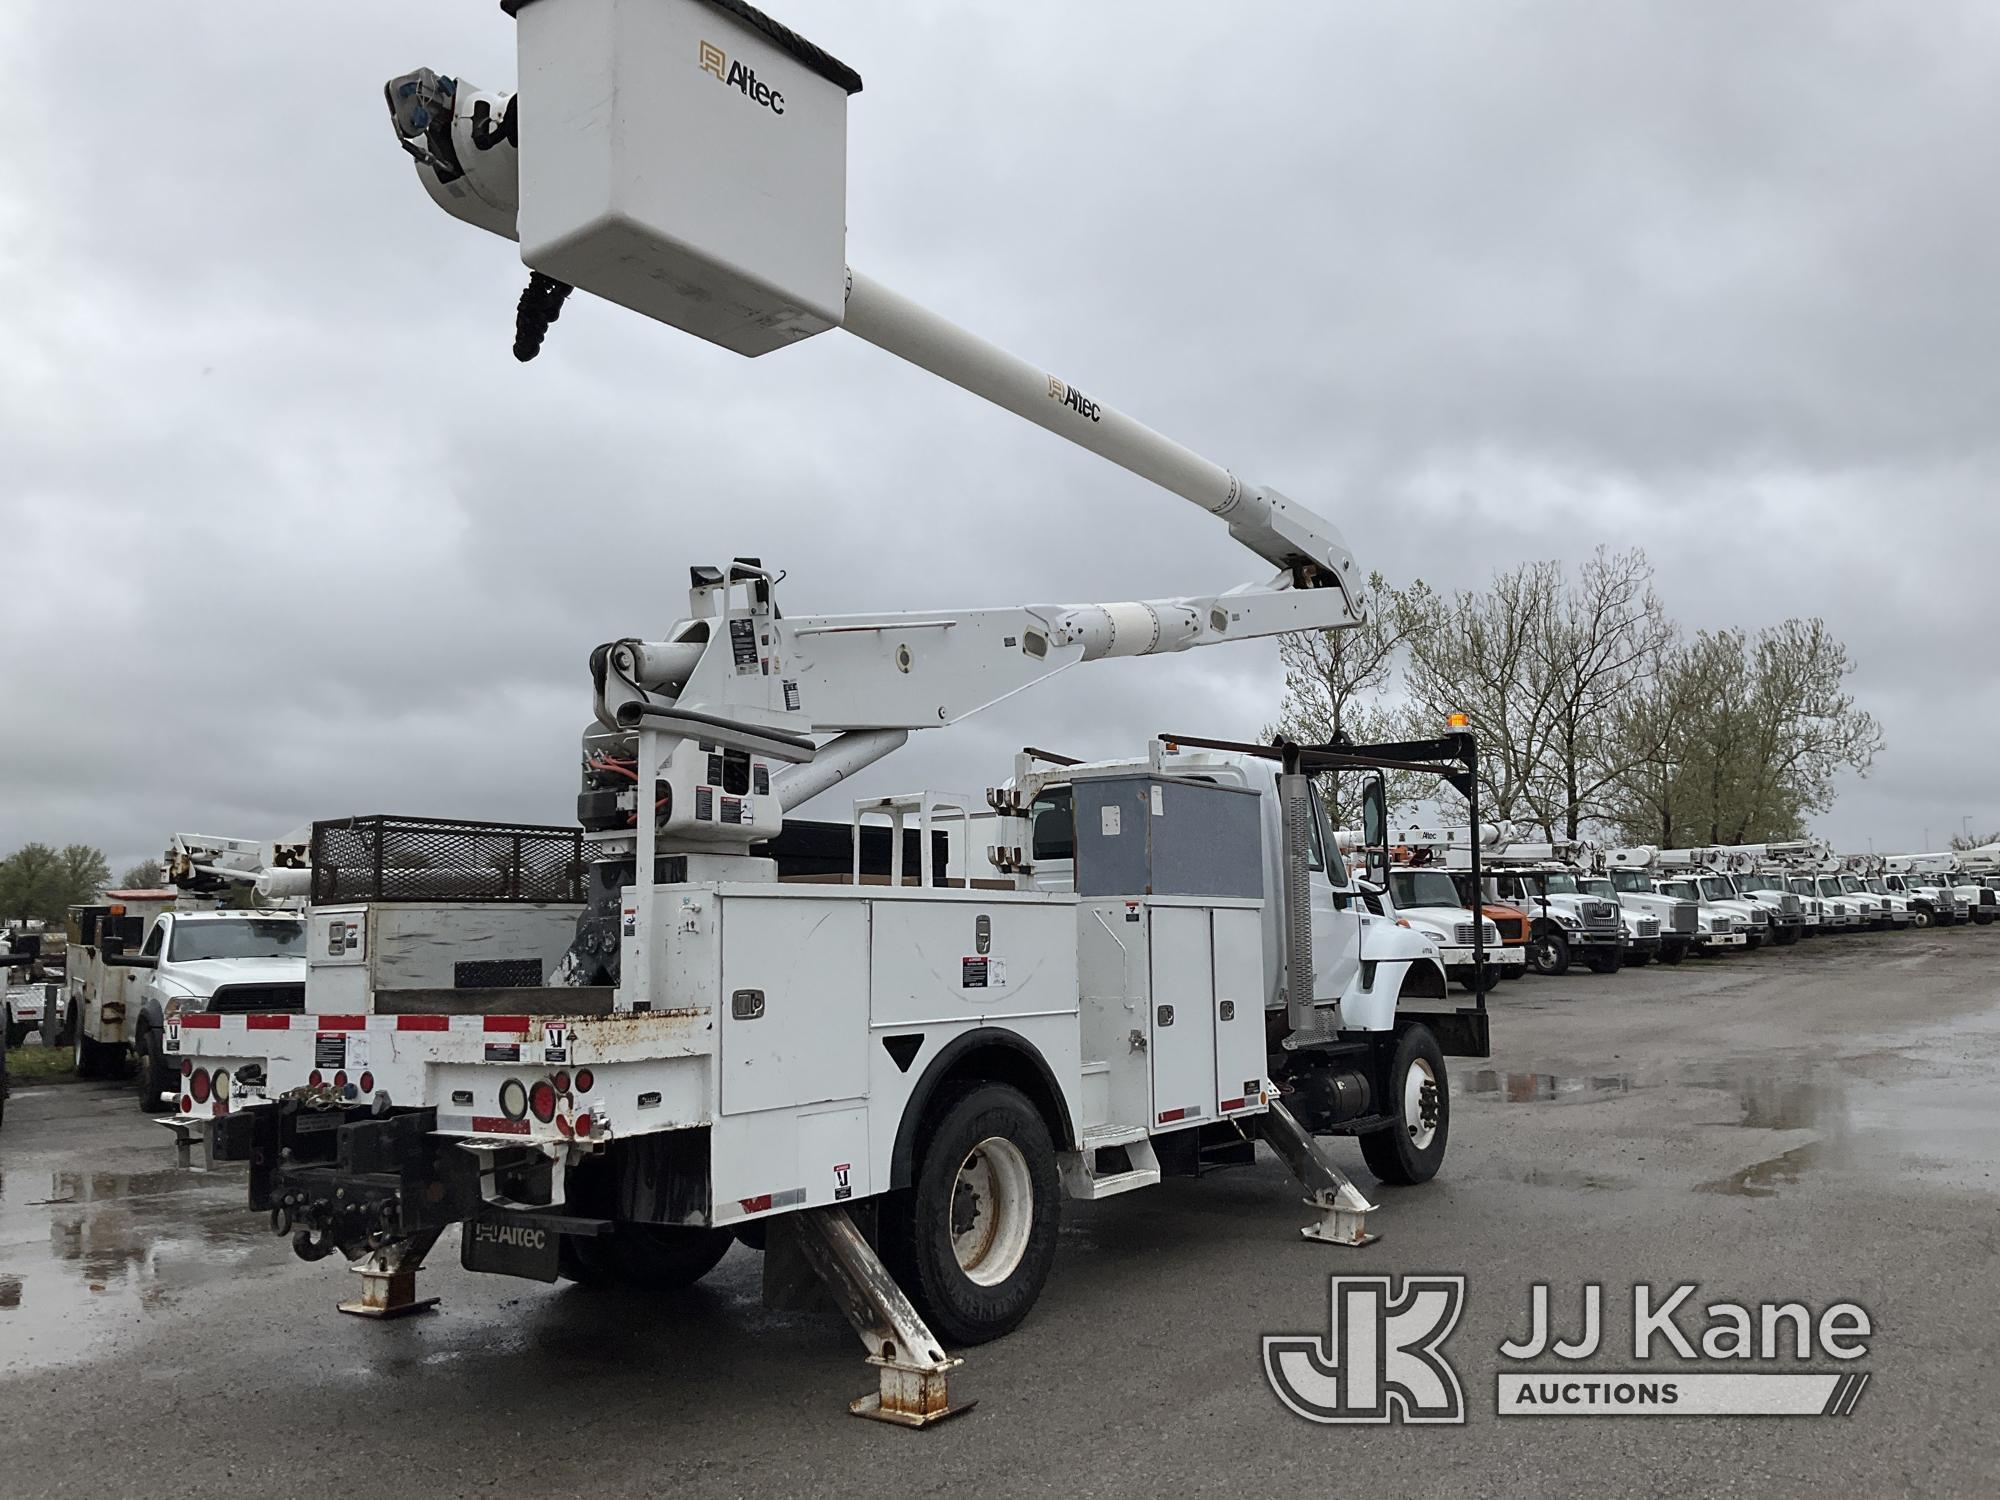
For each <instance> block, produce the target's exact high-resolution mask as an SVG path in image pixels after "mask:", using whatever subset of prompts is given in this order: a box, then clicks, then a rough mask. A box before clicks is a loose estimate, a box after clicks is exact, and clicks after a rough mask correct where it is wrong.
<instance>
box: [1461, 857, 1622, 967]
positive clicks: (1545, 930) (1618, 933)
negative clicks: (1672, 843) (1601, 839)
mask: <svg viewBox="0 0 2000 1500" xmlns="http://www.w3.org/2000/svg"><path fill="white" fill-rule="evenodd" d="M1493 890H1494V898H1495V899H1497V900H1499V901H1502V902H1505V903H1506V904H1507V905H1509V906H1517V907H1519V908H1520V909H1521V910H1522V911H1525V912H1526V913H1528V917H1529V920H1530V921H1531V922H1532V923H1533V931H1532V934H1531V936H1530V939H1529V943H1528V963H1529V966H1530V967H1532V968H1533V969H1534V970H1535V972H1536V973H1538V974H1560V973H1562V972H1564V971H1565V970H1567V969H1568V968H1569V965H1570V962H1571V960H1572V959H1575V958H1581V959H1582V960H1583V961H1584V962H1585V963H1586V964H1588V965H1589V966H1590V967H1591V968H1592V969H1593V970H1595V971H1596V972H1597V973H1599V974H1614V973H1616V972H1617V971H1618V969H1619V968H1620V967H1621V966H1622V965H1623V964H1624V961H1625V926H1624V922H1623V920H1622V914H1621V910H1620V904H1619V903H1618V902H1617V901H1614V900H1610V899H1607V898H1605V897H1604V896H1602V895H1601V894H1592V893H1589V892H1586V891H1585V890H1584V888H1583V882H1582V877H1580V876H1579V875H1578V874H1577V873H1576V872H1575V871H1574V870H1568V869H1562V868H1550V869H1532V870H1526V869H1523V870H1507V869H1501V870H1497V871H1496V872H1495V873H1494V875H1493Z"/></svg>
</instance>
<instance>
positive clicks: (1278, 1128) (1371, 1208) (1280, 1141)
mask: <svg viewBox="0 0 2000 1500" xmlns="http://www.w3.org/2000/svg"><path fill="white" fill-rule="evenodd" d="M1248 1123H1250V1124H1251V1126H1252V1128H1253V1129H1255V1130H1256V1132H1257V1134H1258V1135H1259V1136H1260V1137H1261V1138H1262V1139H1263V1141H1264V1143H1265V1144H1266V1145H1268V1146H1269V1147H1270V1148H1271V1149H1272V1150H1273V1151H1275V1152H1277V1154H1278V1157H1279V1159H1280V1160H1281V1161H1283V1162H1284V1164H1285V1165H1286V1166H1288V1167H1290V1168H1291V1169H1292V1175H1293V1176H1295V1177H1297V1178H1298V1179H1299V1181H1300V1182H1302V1183H1304V1184H1305V1185H1306V1187H1307V1188H1308V1189H1310V1190H1311V1192H1312V1196H1311V1197H1310V1198H1308V1199H1306V1207H1307V1208H1310V1209H1314V1210H1316V1211H1317V1212H1318V1214H1319V1218H1318V1220H1316V1221H1315V1222H1314V1223H1311V1224H1308V1225H1306V1226H1305V1227H1304V1228H1302V1229H1301V1230H1300V1231H1299V1233H1300V1234H1301V1235H1302V1236H1304V1237H1305V1238H1306V1239H1309V1240H1318V1241H1319V1242H1320V1243H1321V1244H1323V1245H1345V1246H1347V1247H1348V1248H1349V1249H1359V1248H1360V1247H1361V1246H1363V1245H1372V1244H1374V1243H1375V1241H1377V1240H1379V1239H1380V1238H1381V1237H1382V1236H1380V1235H1379V1234H1371V1233H1369V1231H1368V1216H1369V1215H1370V1214H1372V1213H1374V1212H1375V1205H1374V1204H1372V1203H1370V1202H1369V1201H1368V1199H1367V1198H1366V1197H1365V1196H1363V1194H1362V1192H1361V1189H1360V1188H1358V1187H1356V1186H1355V1185H1354V1184H1353V1182H1352V1181H1350V1180H1349V1178H1348V1176H1347V1174H1346V1173H1345V1172H1343V1171H1341V1170H1340V1168H1339V1167H1336V1166H1335V1165H1334V1164H1333V1160H1332V1158H1330V1157H1329V1156H1328V1155H1327V1154H1326V1152H1324V1151H1323V1150H1321V1149H1320V1144H1319V1142H1318V1141H1316V1140H1315V1139H1313V1137H1312V1135H1311V1134H1310V1133H1309V1132H1308V1131H1307V1130H1306V1128H1305V1127H1304V1126H1303V1125H1301V1124H1299V1122H1298V1119H1297V1117H1296V1116H1294V1115H1293V1114H1292V1112H1291V1111H1290V1110H1288V1109H1286V1108H1285V1106H1284V1105H1282V1104H1280V1103H1278V1102H1277V1100H1275V1099H1273V1100H1272V1101H1271V1106H1270V1108H1269V1109H1267V1110H1266V1111H1265V1112H1264V1113H1263V1114H1261V1115H1256V1116H1253V1117H1252V1120H1251V1121H1250V1122H1248Z"/></svg>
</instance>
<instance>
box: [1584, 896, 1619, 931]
mask: <svg viewBox="0 0 2000 1500" xmlns="http://www.w3.org/2000/svg"><path fill="white" fill-rule="evenodd" d="M1581 912H1582V916H1583V925H1584V926H1586V927H1616V926H1617V925H1618V908H1617V907H1616V906H1614V905H1613V904H1612V903H1611V902H1609V901H1586V902H1584V903H1583V904H1582V907H1581Z"/></svg>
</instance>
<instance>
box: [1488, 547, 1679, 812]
mask: <svg viewBox="0 0 2000 1500" xmlns="http://www.w3.org/2000/svg"><path fill="white" fill-rule="evenodd" d="M1673 633H1674V632H1673V626H1672V625H1671V624H1670V623H1669V622H1668V620H1667V612H1666V607H1665V606H1664V605H1662V604H1661V603H1660V599H1659V596H1658V595H1657V594H1655V593H1654V592H1653V568H1652V565H1651V564H1650V563H1648V562H1647V561H1646V554H1645V553H1644V552H1641V551H1639V550H1638V549H1637V548H1634V549H1633V550H1632V551H1630V552H1610V551H1607V550H1606V549H1605V548H1603V547H1600V548H1598V549H1597V551H1596V552H1595V553H1593V554H1592V555H1591V557H1590V559H1589V561H1587V562H1586V563H1584V565H1583V566H1582V568H1580V569H1579V570H1578V573H1577V578H1576V581H1575V582H1574V583H1571V582H1569V581H1568V580H1567V579H1565V580H1564V581H1563V583H1562V588H1561V596H1560V599H1559V602H1558V603H1557V604H1556V606H1555V608H1554V609H1553V610H1552V611H1551V612H1550V614H1549V615H1548V616H1547V617H1546V622H1545V628H1544V630H1543V631H1542V632H1541V633H1540V635H1539V638H1538V640H1537V642H1536V651H1537V653H1538V655H1539V658H1540V660H1539V661H1538V663H1537V667H1538V671H1537V672H1536V674H1535V677H1534V680H1536V681H1538V683H1539V689H1538V691H1537V693H1536V694H1535V696H1534V701H1535V703H1536V704H1537V706H1538V707H1540V708H1541V709H1542V710H1543V711H1544V712H1545V713H1546V716H1547V717H1546V724H1545V725H1541V726H1536V728H1535V732H1534V734H1533V736H1532V742H1533V743H1534V744H1535V745H1536V746H1537V747H1538V748H1539V751H1540V755H1539V759H1538V761H1537V762H1536V764H1535V765H1534V767H1533V769H1532V772H1531V774H1530V775H1529V776H1528V778H1527V785H1526V793H1525V795H1526V800H1527V802H1528V805H1529V807H1530V808H1531V809H1532V810H1533V812H1534V814H1535V819H1536V821H1537V822H1539V823H1540V824H1541V825H1542V827H1543V828H1544V829H1545V830H1546V831H1547V833H1548V836H1549V837H1550V838H1552V839H1553V838H1558V837H1560V838H1565V839H1575V838H1577V837H1579V836H1580V834H1581V833H1582V831H1583V826H1584V824H1585V823H1589V822H1597V821H1600V820H1601V819H1602V817H1603V814H1604V812H1605V794H1606V791H1607V789H1608V788H1610V787H1612V786H1614V785H1615V784H1616V783H1617V782H1618V781H1619V779H1620V778H1621V777H1623V776H1624V775H1625V774H1626V772H1627V771H1628V770H1629V769H1630V751H1629V747H1628V746H1627V745H1626V743H1625V742H1624V741H1623V740H1621V738H1620V737H1619V735H1618V733H1617V728H1618V725H1619V721H1620V718H1621V715H1622V714H1623V712H1624V706H1625V704H1626V702H1627V700H1628V699H1629V698H1630V697H1631V696H1632V695H1634V694H1636V693H1640V692H1643V691H1644V690H1645V688H1646V687H1647V685H1648V683H1649V682H1650V680H1651V678H1652V676H1653V674H1654V672H1655V671H1656V670H1657V668H1658V665H1659V660H1660V654H1661V652H1662V651H1663V650H1665V649H1666V647H1667V646H1668V645H1669V643H1670V642H1671V641H1672V640H1673Z"/></svg>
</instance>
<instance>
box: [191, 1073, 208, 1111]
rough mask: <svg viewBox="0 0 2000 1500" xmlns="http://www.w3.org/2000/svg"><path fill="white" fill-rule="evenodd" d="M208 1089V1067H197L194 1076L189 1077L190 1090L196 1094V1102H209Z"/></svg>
mask: <svg viewBox="0 0 2000 1500" xmlns="http://www.w3.org/2000/svg"><path fill="white" fill-rule="evenodd" d="M208 1090H209V1077H208V1069H206V1068H196V1069H195V1070H194V1074H193V1076H191V1077H190V1078H189V1079H188V1092H189V1093H190V1094H192V1095H193V1096H194V1102H195V1103H197V1104H206V1103H208Z"/></svg>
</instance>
